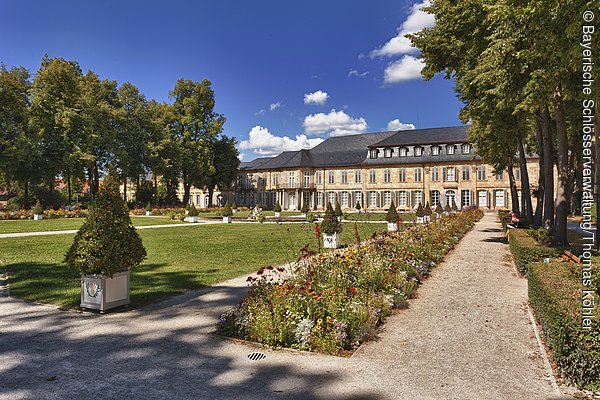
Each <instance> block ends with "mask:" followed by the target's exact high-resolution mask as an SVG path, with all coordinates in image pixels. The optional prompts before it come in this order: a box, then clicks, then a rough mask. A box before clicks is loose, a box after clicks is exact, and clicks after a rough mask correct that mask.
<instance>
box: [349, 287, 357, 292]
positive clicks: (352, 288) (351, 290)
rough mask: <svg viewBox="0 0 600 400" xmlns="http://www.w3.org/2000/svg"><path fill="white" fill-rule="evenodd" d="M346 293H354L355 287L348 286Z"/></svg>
mask: <svg viewBox="0 0 600 400" xmlns="http://www.w3.org/2000/svg"><path fill="white" fill-rule="evenodd" d="M348 291H349V292H350V293H356V288H355V287H353V286H350V287H349V288H348Z"/></svg>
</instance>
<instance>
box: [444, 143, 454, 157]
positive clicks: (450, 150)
mask: <svg viewBox="0 0 600 400" xmlns="http://www.w3.org/2000/svg"><path fill="white" fill-rule="evenodd" d="M455 150H456V147H455V146H454V145H453V144H450V145H448V146H446V154H449V155H453V154H454V151H455Z"/></svg>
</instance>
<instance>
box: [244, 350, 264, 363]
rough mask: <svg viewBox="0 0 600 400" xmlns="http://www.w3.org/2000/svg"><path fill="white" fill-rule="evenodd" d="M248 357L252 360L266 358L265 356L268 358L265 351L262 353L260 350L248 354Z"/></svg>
mask: <svg viewBox="0 0 600 400" xmlns="http://www.w3.org/2000/svg"><path fill="white" fill-rule="evenodd" d="M247 357H248V358H249V359H250V360H252V361H260V360H264V359H265V358H267V356H266V354H265V353H260V352H258V351H255V352H253V353H250V354H248V356H247Z"/></svg>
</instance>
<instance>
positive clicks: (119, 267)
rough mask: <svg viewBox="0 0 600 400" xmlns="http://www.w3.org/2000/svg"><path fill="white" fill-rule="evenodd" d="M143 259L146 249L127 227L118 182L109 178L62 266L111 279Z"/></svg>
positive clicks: (129, 222) (132, 228)
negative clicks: (65, 265) (64, 264)
mask: <svg viewBox="0 0 600 400" xmlns="http://www.w3.org/2000/svg"><path fill="white" fill-rule="evenodd" d="M144 258H146V249H145V248H144V245H143V244H142V239H141V238H140V236H139V235H138V233H137V231H136V230H135V228H134V227H133V224H132V223H131V219H130V218H129V213H128V212H127V209H126V208H125V202H124V201H123V199H122V198H121V195H120V193H119V182H117V181H116V180H115V179H114V178H112V177H110V176H109V178H107V179H106V180H105V181H104V185H103V186H102V188H101V189H100V191H99V192H98V197H97V199H96V201H95V202H94V204H93V205H92V207H91V208H90V210H89V214H88V217H87V219H86V221H85V223H84V224H83V226H82V227H81V228H80V229H79V231H78V232H77V234H76V235H75V239H74V240H73V244H72V245H71V247H70V248H69V250H68V251H67V253H66V254H65V263H66V264H67V266H68V267H70V268H73V269H76V270H78V271H80V272H81V273H83V274H87V275H90V274H103V275H106V276H108V277H110V278H112V276H113V275H114V274H115V273H117V272H121V271H127V270H130V269H131V268H133V267H136V266H138V265H139V264H141V262H142V261H143V260H144Z"/></svg>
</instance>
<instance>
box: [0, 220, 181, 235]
mask: <svg viewBox="0 0 600 400" xmlns="http://www.w3.org/2000/svg"><path fill="white" fill-rule="evenodd" d="M83 221H84V219H83V218H56V219H44V220H41V221H34V220H31V219H25V220H17V221H0V233H18V232H47V231H65V230H73V229H79V228H80V227H81V225H82V224H83ZM131 221H132V222H133V225H135V226H146V225H167V224H180V223H182V222H179V221H172V220H170V219H169V218H167V217H131Z"/></svg>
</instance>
